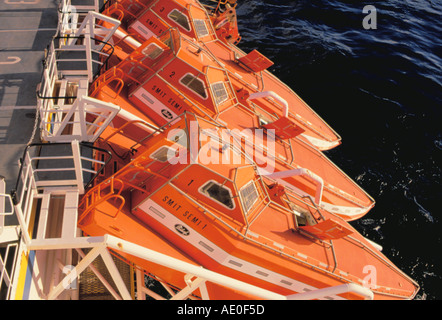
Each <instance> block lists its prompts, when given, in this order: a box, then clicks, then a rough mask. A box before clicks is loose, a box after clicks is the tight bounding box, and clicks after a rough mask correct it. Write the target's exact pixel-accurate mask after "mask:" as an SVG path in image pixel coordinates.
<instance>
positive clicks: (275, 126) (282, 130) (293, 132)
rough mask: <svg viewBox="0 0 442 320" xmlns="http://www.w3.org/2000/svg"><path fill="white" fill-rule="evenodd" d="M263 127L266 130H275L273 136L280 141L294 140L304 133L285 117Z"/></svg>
mask: <svg viewBox="0 0 442 320" xmlns="http://www.w3.org/2000/svg"><path fill="white" fill-rule="evenodd" d="M263 127H264V128H266V129H267V130H275V135H276V136H278V137H280V138H281V139H289V138H294V137H296V136H297V135H299V134H301V133H303V132H304V131H305V130H304V129H302V128H301V127H299V126H297V125H296V124H295V123H294V122H293V121H291V120H290V119H289V118H287V117H281V118H279V119H278V120H276V121H274V122H272V123H269V124H266V125H263Z"/></svg>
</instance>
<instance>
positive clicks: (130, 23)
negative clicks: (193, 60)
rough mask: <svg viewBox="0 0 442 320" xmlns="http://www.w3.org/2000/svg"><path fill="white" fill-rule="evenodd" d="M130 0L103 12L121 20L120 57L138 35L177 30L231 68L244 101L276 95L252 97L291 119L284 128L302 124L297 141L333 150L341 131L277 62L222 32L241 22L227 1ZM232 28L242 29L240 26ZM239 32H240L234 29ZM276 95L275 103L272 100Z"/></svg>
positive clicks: (266, 113) (270, 113)
mask: <svg viewBox="0 0 442 320" xmlns="http://www.w3.org/2000/svg"><path fill="white" fill-rule="evenodd" d="M129 3H131V4H132V3H133V0H127V1H124V0H121V1H117V2H116V3H115V4H114V5H113V6H110V7H108V8H107V9H105V10H104V12H103V13H104V14H107V15H109V16H111V17H114V18H117V19H120V20H121V21H122V26H121V27H120V28H119V30H120V33H119V36H118V37H115V39H114V42H115V44H116V46H117V47H119V46H121V47H122V48H123V49H122V51H123V52H124V53H122V54H121V55H120V58H121V59H125V58H126V56H127V54H129V53H130V52H132V50H133V49H134V47H133V46H132V45H129V46H128V44H127V42H128V40H129V39H132V38H133V39H135V40H136V41H138V42H139V44H140V45H141V44H142V43H144V42H145V41H146V40H149V39H151V38H155V37H157V38H158V37H161V36H162V35H163V34H164V32H166V30H169V29H170V28H176V29H177V30H179V32H180V33H181V34H182V38H188V39H190V40H191V41H192V42H194V43H195V45H198V46H199V48H197V49H195V50H196V51H195V52H202V51H204V53H205V54H207V55H211V56H212V57H213V59H215V60H216V64H217V65H218V66H221V67H222V68H224V69H225V70H226V72H227V73H228V75H229V77H230V79H231V83H232V85H233V86H234V88H235V90H237V91H238V92H239V96H240V98H241V99H247V98H248V97H249V96H251V97H255V96H256V95H257V94H260V93H262V92H268V93H269V92H270V93H271V94H272V96H270V98H266V99H265V100H263V99H255V100H253V104H254V105H256V106H257V107H258V108H259V109H260V110H261V109H263V110H262V111H261V112H262V113H263V115H262V116H263V117H265V118H269V119H272V118H275V114H276V117H277V118H281V117H284V118H287V119H284V121H283V123H284V124H285V126H287V125H290V126H293V127H299V128H300V130H303V132H301V134H299V136H298V139H302V140H304V141H305V142H307V143H308V144H311V145H312V146H314V147H315V148H317V149H319V150H329V149H331V148H334V147H336V146H338V145H340V143H341V138H340V137H339V135H338V134H337V133H336V132H335V131H334V130H333V129H332V128H331V127H330V126H329V125H328V124H327V123H326V122H325V121H324V120H323V119H322V118H321V117H319V115H318V114H316V113H315V112H314V111H313V110H312V109H311V108H310V107H309V106H308V105H307V104H306V103H305V102H304V101H303V100H302V99H301V98H300V97H299V96H298V95H297V94H296V93H295V92H293V90H291V89H290V88H289V87H288V86H287V85H285V84H284V83H283V82H281V81H280V80H279V79H278V78H276V77H275V76H274V75H273V74H271V73H270V72H269V71H268V70H267V69H268V68H269V67H270V66H271V65H273V62H272V61H270V60H269V59H268V58H266V57H265V56H263V55H262V54H261V53H259V52H258V51H256V50H253V51H252V52H250V53H249V54H245V53H244V52H242V51H241V50H240V49H239V48H238V47H236V46H235V45H233V44H232V43H231V41H226V40H225V39H226V38H225V37H222V36H220V35H219V32H217V30H218V29H219V28H220V27H219V26H220V25H221V24H223V25H225V24H227V22H225V21H232V24H233V25H235V26H236V13H235V10H234V6H229V5H228V4H227V5H226V8H224V10H223V11H222V12H221V10H219V5H218V7H217V8H216V10H215V11H214V12H213V13H212V14H211V15H209V13H208V12H207V11H206V9H205V8H204V7H203V6H201V5H200V4H199V2H197V1H192V0H186V1H174V0H170V1H161V2H153V1H151V2H145V3H144V4H143V6H144V7H143V9H140V5H138V6H136V5H128V4H129ZM137 3H138V2H137ZM117 7H118V9H117ZM129 8H130V9H129ZM225 15H228V17H225ZM234 17H235V18H234ZM233 20H234V21H233ZM228 24H229V25H230V22H229V23H228ZM217 27H219V28H218V29H217ZM223 28H224V27H223ZM233 30H237V27H234V28H233ZM232 32H233V31H232ZM230 33H231V32H229V33H228V34H229V35H230ZM236 33H237V31H235V32H234V34H236ZM235 37H236V36H235ZM235 37H233V36H232V37H231V38H235ZM229 39H230V38H229ZM234 42H235V41H234ZM196 43H198V44H196ZM118 52H121V50H119V49H117V54H118ZM275 97H277V98H276V101H275V100H271V99H272V98H275ZM268 104H273V107H268V106H267V105H268ZM275 108H276V109H279V110H275ZM275 112H276V113H275ZM296 132H297V130H296Z"/></svg>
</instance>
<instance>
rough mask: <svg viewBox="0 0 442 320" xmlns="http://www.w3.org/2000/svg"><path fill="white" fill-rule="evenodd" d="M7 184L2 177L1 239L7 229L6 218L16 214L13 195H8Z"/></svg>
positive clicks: (0, 181)
mask: <svg viewBox="0 0 442 320" xmlns="http://www.w3.org/2000/svg"><path fill="white" fill-rule="evenodd" d="M5 191H6V183H5V180H4V179H3V177H0V239H1V235H2V233H3V229H4V227H5V216H10V215H12V214H13V213H14V209H13V206H12V199H11V195H9V194H6V193H5Z"/></svg>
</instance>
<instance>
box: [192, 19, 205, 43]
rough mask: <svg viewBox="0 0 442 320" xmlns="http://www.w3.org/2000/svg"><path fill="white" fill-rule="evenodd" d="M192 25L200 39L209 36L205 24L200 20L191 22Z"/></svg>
mask: <svg viewBox="0 0 442 320" xmlns="http://www.w3.org/2000/svg"><path fill="white" fill-rule="evenodd" d="M193 24H194V25H195V30H196V34H197V35H198V37H200V38H202V37H205V36H207V35H209V30H207V26H206V22H205V21H204V20H201V19H195V20H193Z"/></svg>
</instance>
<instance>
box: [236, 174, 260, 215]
mask: <svg viewBox="0 0 442 320" xmlns="http://www.w3.org/2000/svg"><path fill="white" fill-rule="evenodd" d="M239 193H240V195H241V202H242V204H243V207H244V210H245V212H246V213H247V212H249V210H250V208H251V207H252V206H253V205H254V204H255V202H256V201H257V200H258V198H259V195H258V191H257V190H256V186H255V183H254V182H253V181H250V182H249V183H247V184H246V185H245V186H244V187H242V188H241V189H240V190H239Z"/></svg>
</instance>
